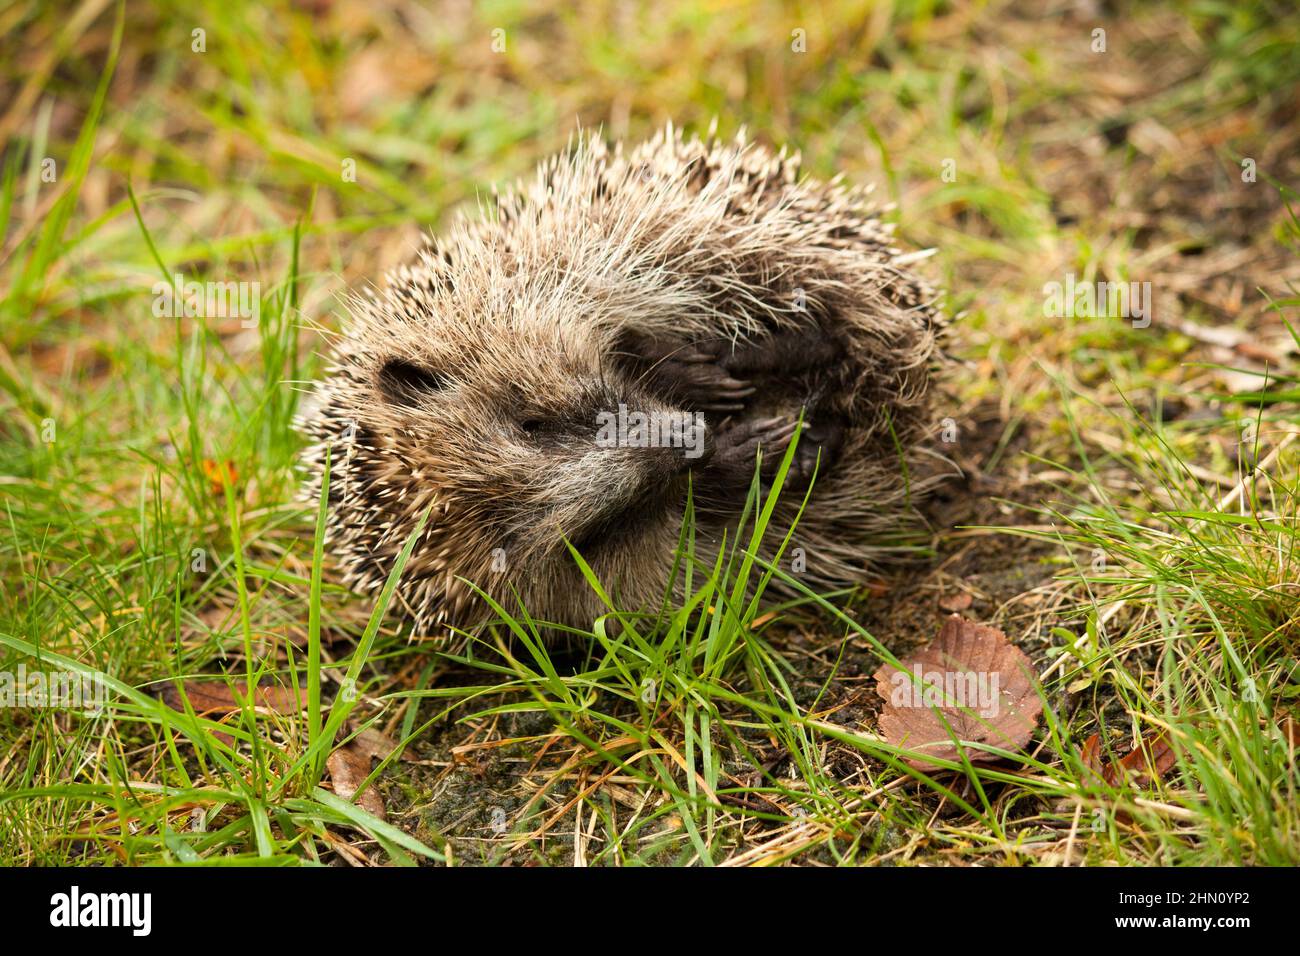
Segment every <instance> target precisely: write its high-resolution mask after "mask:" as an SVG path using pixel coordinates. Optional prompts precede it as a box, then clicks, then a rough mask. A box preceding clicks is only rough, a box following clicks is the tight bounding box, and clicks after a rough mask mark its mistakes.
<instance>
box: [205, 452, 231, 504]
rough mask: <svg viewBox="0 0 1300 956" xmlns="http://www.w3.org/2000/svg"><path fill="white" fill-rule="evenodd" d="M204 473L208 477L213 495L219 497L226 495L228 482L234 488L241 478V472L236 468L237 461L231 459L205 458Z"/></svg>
mask: <svg viewBox="0 0 1300 956" xmlns="http://www.w3.org/2000/svg"><path fill="white" fill-rule="evenodd" d="M203 474H204V476H205V477H206V478H207V479H208V484H209V485H210V486H211V488H212V494H213V496H214V497H218V498H219V497H222V496H224V495H225V493H226V489H225V486H226V485H227V484H229V485H230V487H231V488H234V487H236V483H237V481H238V480H239V472H238V471H236V469H235V463H234V462H233V461H229V460H227V461H224V462H218V461H214V460H213V459H211V458H204V459H203Z"/></svg>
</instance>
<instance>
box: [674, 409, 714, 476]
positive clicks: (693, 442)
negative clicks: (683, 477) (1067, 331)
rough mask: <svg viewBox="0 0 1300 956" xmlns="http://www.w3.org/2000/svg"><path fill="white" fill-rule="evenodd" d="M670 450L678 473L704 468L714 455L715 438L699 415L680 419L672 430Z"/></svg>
mask: <svg viewBox="0 0 1300 956" xmlns="http://www.w3.org/2000/svg"><path fill="white" fill-rule="evenodd" d="M670 434H671V440H670V442H669V447H668V449H667V450H668V451H669V452H670V453H671V456H672V460H673V464H674V470H675V471H676V473H677V474H682V473H683V472H686V471H690V470H691V469H692V468H702V467H703V466H704V465H706V464H708V462H709V459H710V458H712V457H713V439H712V436H710V435H709V433H708V431H707V430H706V429H705V427H704V420H703V419H702V418H700V417H698V416H696V417H692V418H681V419H678V420H677V421H676V422H675V424H674V426H673V428H672V431H671V433H670Z"/></svg>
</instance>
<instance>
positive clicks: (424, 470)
mask: <svg viewBox="0 0 1300 956" xmlns="http://www.w3.org/2000/svg"><path fill="white" fill-rule="evenodd" d="M887 209H888V207H884V206H881V205H879V204H874V203H873V202H872V201H871V199H870V189H863V188H856V187H850V186H848V185H846V184H845V183H844V181H843V177H841V176H837V177H835V178H834V179H831V180H830V181H819V180H817V179H815V178H811V177H806V176H802V175H801V174H800V157H799V155H798V153H795V152H791V151H788V150H786V149H784V148H783V149H782V150H781V151H779V152H774V151H772V150H769V149H767V148H765V147H763V146H761V145H758V144H755V143H751V142H748V141H747V139H746V137H745V134H744V133H743V131H742V133H741V134H740V135H738V136H737V137H736V138H735V139H734V140H732V141H724V140H722V139H719V138H718V137H717V136H716V135H715V134H714V132H713V130H710V132H709V133H708V134H707V135H706V136H705V137H703V138H700V137H698V136H691V137H687V136H684V135H683V134H682V133H680V132H679V131H677V130H675V129H674V128H673V127H672V126H671V125H669V126H668V127H667V128H666V129H664V130H662V131H661V132H659V133H658V134H657V135H655V136H654V137H653V138H652V139H650V140H648V141H646V142H644V143H642V144H640V145H638V146H635V147H634V148H625V147H624V146H623V145H622V144H614V145H609V144H607V143H606V141H605V140H604V139H603V138H601V137H600V136H599V135H593V134H579V135H578V136H577V138H576V139H575V140H573V141H571V143H570V145H569V148H568V149H567V150H565V151H564V152H563V153H561V154H560V155H558V156H555V157H553V158H551V159H550V160H548V161H546V162H544V163H542V164H541V166H540V167H539V168H538V171H537V175H536V178H535V179H534V180H533V181H532V182H531V183H530V184H523V183H520V184H517V185H516V186H515V187H514V188H511V189H506V190H502V191H496V190H494V191H493V193H492V195H491V197H490V199H489V200H488V201H485V202H480V203H479V214H478V215H477V216H462V217H461V218H460V219H458V220H457V221H456V222H455V223H454V224H453V225H452V226H451V227H450V228H449V230H448V231H447V232H446V233H445V234H444V235H441V236H436V237H430V238H428V239H427V240H426V241H425V244H424V246H423V247H422V248H421V249H420V250H419V251H418V254H417V255H415V257H414V258H413V260H412V261H410V262H409V263H408V264H406V265H404V266H402V267H400V268H398V269H396V270H395V271H394V272H392V273H390V274H389V275H388V277H387V279H386V281H385V283H384V284H383V285H382V286H381V287H379V288H374V287H370V288H367V289H365V290H363V291H361V292H355V293H352V294H351V295H350V296H349V299H348V309H347V312H348V315H347V317H346V319H345V321H344V327H343V329H342V331H341V333H340V334H339V335H338V337H337V338H336V340H335V341H334V342H333V344H332V356H331V359H330V361H329V363H328V366H327V369H326V373H325V375H324V376H323V378H322V380H321V381H319V382H317V383H316V384H315V386H314V389H313V391H312V393H311V394H310V396H309V397H308V398H307V399H306V400H305V401H304V403H303V408H302V411H301V412H300V414H299V418H298V420H297V425H298V427H299V429H300V430H301V431H302V432H303V433H304V434H305V435H306V436H307V437H308V438H309V440H310V442H311V444H310V446H309V447H308V448H307V449H306V451H305V452H304V455H303V467H304V469H305V474H306V481H305V482H304V483H303V485H304V494H305V495H306V497H308V498H310V499H318V498H319V496H320V494H321V485H322V480H321V479H322V473H323V471H324V463H325V460H326V456H327V455H328V457H329V461H330V478H329V483H328V503H327V509H328V518H327V531H326V534H327V543H328V548H329V550H330V553H331V554H332V555H333V556H334V557H335V558H336V559H337V563H338V565H339V567H340V568H341V573H342V575H343V577H344V579H345V582H346V583H347V584H349V585H350V586H352V588H353V589H354V590H358V591H362V592H366V591H376V590H377V589H379V588H381V587H382V586H383V584H384V582H385V581H386V580H387V578H388V576H389V574H390V571H391V570H392V568H393V566H394V562H395V560H396V557H397V555H398V554H399V552H400V551H401V550H402V548H403V546H404V545H405V544H406V542H407V541H408V539H409V538H410V537H411V535H412V533H413V532H414V531H415V529H416V528H417V527H418V526H419V522H420V521H421V520H422V519H423V520H424V522H425V523H424V525H423V528H422V530H421V531H420V533H419V535H418V537H417V538H416V540H415V543H414V546H413V550H412V552H411V554H410V557H409V560H408V563H407V565H406V567H405V568H404V570H403V573H402V575H401V577H400V581H399V584H398V587H397V589H396V591H395V598H394V605H395V607H396V608H397V609H398V610H399V611H400V614H401V615H402V616H403V617H405V618H407V619H408V620H409V621H410V622H411V624H412V628H413V634H415V635H417V636H419V637H427V638H431V639H437V640H444V641H445V640H446V639H448V638H449V637H452V636H454V635H461V636H462V637H464V636H466V635H469V634H472V633H473V632H474V631H475V629H477V628H480V627H481V626H482V625H484V624H485V623H487V622H489V621H490V620H491V619H493V618H494V617H497V615H496V614H494V613H493V607H492V605H493V603H495V604H497V605H499V606H500V608H502V609H504V610H506V611H507V612H508V613H511V614H517V613H519V612H520V610H521V609H522V610H524V611H526V613H527V614H528V616H529V617H530V618H531V619H532V620H534V621H541V622H546V624H547V626H548V627H554V628H557V629H560V630H559V631H557V633H559V632H565V633H573V632H574V631H578V632H581V631H583V630H586V631H590V629H591V628H592V627H593V623H594V622H595V621H596V620H597V619H598V618H600V617H601V616H602V615H605V614H608V613H609V611H610V607H611V604H612V605H613V606H614V607H616V608H618V609H620V610H622V611H627V612H635V611H638V610H641V611H647V610H649V609H653V608H655V607H657V606H662V605H663V603H664V601H665V600H666V596H668V595H669V594H675V595H676V597H677V599H678V600H681V599H682V598H683V593H682V592H683V589H684V587H685V585H684V583H683V581H684V577H685V576H684V574H683V573H682V572H681V559H682V552H683V550H684V549H683V547H682V542H683V540H684V539H683V533H682V532H683V525H684V523H689V525H690V539H691V541H692V546H691V548H690V554H689V555H688V560H691V561H694V562H696V563H697V564H698V565H699V566H700V567H701V568H702V569H703V570H704V572H705V573H706V574H707V573H708V572H709V570H710V569H712V568H713V566H714V563H715V562H716V561H717V559H718V556H719V554H720V552H721V551H722V549H724V548H731V547H734V545H735V542H736V539H737V535H738V534H739V533H740V531H741V525H742V521H743V519H744V516H745V515H746V514H747V512H746V510H745V506H746V502H747V500H749V498H750V496H751V494H752V493H753V491H754V489H758V491H759V493H768V492H770V490H771V486H772V484H773V482H774V481H775V480H776V478H777V476H778V469H779V468H780V466H781V465H782V463H783V461H784V460H785V459H787V457H788V459H789V461H788V464H787V465H786V468H785V470H784V471H783V473H782V474H783V481H784V485H783V487H782V488H781V489H780V494H779V495H778V496H777V500H776V504H775V508H774V510H773V512H772V518H771V521H770V523H769V525H768V531H767V535H766V537H765V538H764V540H763V541H761V542H759V544H758V548H759V551H760V552H761V553H760V555H759V556H760V557H764V556H766V559H769V560H770V559H772V558H773V557H774V556H775V555H777V554H778V553H779V550H780V548H781V546H782V539H784V538H785V537H786V535H787V533H788V532H790V529H791V528H792V527H793V528H794V529H795V530H794V532H793V536H792V538H791V540H790V541H789V542H788V547H789V550H788V552H787V553H788V554H797V556H798V566H797V567H796V568H795V569H796V570H797V571H798V572H799V573H798V575H797V577H798V578H799V579H800V580H801V581H802V582H803V584H804V585H805V586H807V587H809V588H813V589H815V590H825V589H830V588H843V587H851V586H854V585H859V584H862V583H863V582H866V581H868V580H870V579H872V578H873V577H874V576H875V575H877V574H878V573H879V572H880V570H881V568H882V567H883V566H884V565H885V564H887V563H889V562H891V561H895V560H896V559H899V558H902V557H904V556H905V555H906V554H908V553H909V552H911V551H914V550H915V548H916V544H915V542H916V541H917V540H918V539H917V530H916V529H917V525H918V521H919V518H918V516H917V513H916V509H915V507H914V501H915V500H916V496H917V494H918V493H919V492H920V491H922V490H923V489H924V487H925V486H926V485H927V484H928V483H930V482H931V481H933V480H934V474H935V473H936V470H935V469H934V468H933V467H932V466H930V465H929V464H928V463H929V462H931V461H932V460H935V459H941V456H939V455H937V453H935V452H934V451H932V450H928V447H927V440H928V437H929V436H931V435H932V434H933V425H932V422H931V412H930V408H931V393H932V386H933V382H934V379H935V377H936V373H937V372H939V371H940V370H941V368H942V365H943V361H942V340H943V338H944V326H945V317H944V315H943V312H942V311H941V309H940V307H939V305H938V304H937V299H938V294H937V292H936V291H935V289H934V288H933V287H932V286H931V285H930V284H929V283H928V282H927V281H926V280H925V279H924V278H922V277H921V276H920V275H918V274H916V273H915V272H914V271H912V269H911V268H910V267H911V266H912V264H913V263H914V262H915V261H916V260H917V259H919V258H922V257H923V256H924V253H915V252H913V253H905V252H903V251H901V250H900V249H899V248H898V247H897V246H896V245H895V244H894V240H893V228H892V224H891V223H888V222H886V221H884V220H882V218H881V216H882V213H884V212H885V211H887ZM787 452H788V453H789V454H788V455H787ZM805 499H806V500H805ZM796 521H797V523H796ZM748 543H749V542H748V539H745V540H744V541H743V542H742V545H745V546H747V545H748ZM575 553H576V554H577V555H580V556H581V559H582V561H583V562H585V563H586V564H587V565H588V567H589V569H590V571H591V572H592V573H594V575H595V577H596V579H597V580H599V581H600V582H601V585H602V586H601V588H600V589H599V590H598V589H597V588H593V587H592V586H591V585H590V584H589V583H588V581H587V579H586V577H585V576H584V573H583V569H582V567H581V565H580V564H579V562H578V560H577V558H575ZM675 569H676V573H675ZM695 580H696V581H698V580H699V575H698V574H696V575H695ZM773 587H775V588H776V589H777V590H778V591H781V590H782V589H783V588H786V587H787V586H786V585H785V584H783V583H782V581H781V580H774V584H773ZM602 592H603V593H602ZM489 599H490V600H489Z"/></svg>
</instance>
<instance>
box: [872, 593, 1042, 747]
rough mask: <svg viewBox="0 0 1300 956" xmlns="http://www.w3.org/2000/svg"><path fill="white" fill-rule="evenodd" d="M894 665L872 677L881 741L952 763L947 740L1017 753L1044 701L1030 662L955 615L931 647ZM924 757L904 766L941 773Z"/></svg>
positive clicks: (992, 631)
mask: <svg viewBox="0 0 1300 956" xmlns="http://www.w3.org/2000/svg"><path fill="white" fill-rule="evenodd" d="M900 663H901V664H902V666H903V670H901V671H900V670H898V669H897V668H895V667H894V666H893V665H891V664H884V665H882V666H881V668H880V669H879V670H877V671H876V673H875V675H874V677H875V681H876V690H877V692H878V693H879V694H880V696H881V697H883V698H884V700H885V707H884V709H883V710H882V711H881V713H880V719H879V729H880V733H881V735H882V736H883V737H884V738H885V740H886V741H887V742H888V743H890V744H893V745H894V746H897V747H905V748H907V749H908V750H913V751H922V752H923V753H924V754H925V755H926V757H931V758H942V759H947V760H958V759H960V756H959V754H958V750H957V747H956V745H955V743H954V742H953V737H954V735H955V736H956V738H957V739H958V740H961V741H967V742H971V743H984V744H989V745H992V746H996V747H1001V748H1003V749H1004V750H1019V749H1020V748H1021V747H1023V746H1024V745H1025V743H1026V742H1028V740H1029V738H1030V737H1031V736H1032V735H1033V732H1034V726H1035V724H1036V723H1037V722H1038V715H1039V714H1040V713H1041V712H1042V710H1043V702H1042V700H1041V699H1040V698H1039V696H1038V692H1037V689H1036V686H1035V681H1034V678H1033V671H1032V669H1031V667H1030V664H1029V659H1028V658H1027V657H1026V656H1025V655H1024V652H1022V651H1021V650H1020V649H1019V648H1018V647H1016V646H1015V645H1014V644H1012V643H1011V642H1010V641H1008V640H1007V636H1006V635H1005V634H1003V633H1002V632H1001V631H1000V630H998V629H997V628H995V627H985V626H983V625H980V624H975V623H974V622H972V621H968V620H966V619H965V618H963V617H960V616H958V615H956V614H954V615H952V616H951V617H949V618H948V619H947V620H946V621H944V623H943V627H942V629H941V630H940V631H939V636H938V638H937V639H936V640H935V641H934V642H933V643H932V644H930V645H929V646H928V647H926V648H925V649H924V650H922V651H920V652H919V653H917V654H914V655H912V656H911V657H909V658H907V659H905V660H903V661H901V662H900ZM949 728H951V730H950V729H949ZM966 756H967V759H969V760H970V761H972V762H979V763H990V762H994V761H997V760H998V759H999V758H998V757H997V756H996V755H994V754H990V753H987V752H985V751H982V750H975V749H970V748H967V750H966ZM926 757H916V758H910V759H909V760H908V763H909V764H911V766H913V767H915V768H917V769H918V770H939V769H943V768H941V767H939V765H937V764H934V763H932V762H931V761H930V760H929V759H926Z"/></svg>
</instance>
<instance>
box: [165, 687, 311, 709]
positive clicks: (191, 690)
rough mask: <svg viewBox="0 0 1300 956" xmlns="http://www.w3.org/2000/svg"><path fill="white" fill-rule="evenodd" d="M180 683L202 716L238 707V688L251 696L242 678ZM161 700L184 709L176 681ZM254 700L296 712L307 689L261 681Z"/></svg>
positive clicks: (302, 703) (241, 693) (270, 707)
mask: <svg viewBox="0 0 1300 956" xmlns="http://www.w3.org/2000/svg"><path fill="white" fill-rule="evenodd" d="M181 685H182V687H183V688H184V690H185V696H186V697H188V698H189V701H190V706H191V707H193V708H194V711H195V713H197V714H199V715H200V716H203V717H211V716H212V715H213V714H218V715H221V714H230V713H234V712H235V711H237V710H239V701H238V700H237V699H236V697H235V692H236V691H238V692H239V696H240V697H247V696H248V684H247V683H246V682H244V681H242V680H241V681H234V682H233V683H229V684H227V683H225V682H219V681H197V680H187V681H182V682H181ZM162 700H163V703H164V704H166V705H167V706H168V707H170V708H171V709H172V710H180V711H183V710H184V709H185V705H184V704H183V703H182V702H181V691H180V689H178V688H177V687H176V685H175V684H170V685H168V686H167V687H165V688H163V692H162ZM254 704H255V705H256V706H258V707H264V708H266V709H267V710H273V711H275V712H276V713H277V714H296V713H298V712H299V711H300V710H302V709H303V708H304V707H305V706H307V691H306V690H305V689H300V690H299V691H298V693H297V694H295V693H294V692H293V691H292V690H290V689H289V688H287V687H273V686H267V685H259V686H258V687H257V692H256V694H255V696H254Z"/></svg>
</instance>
